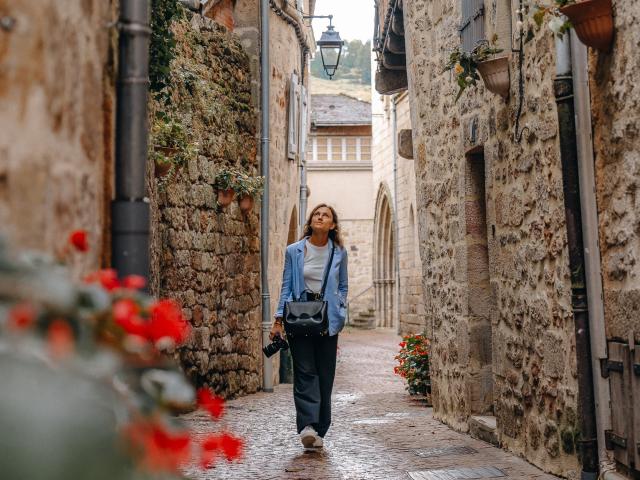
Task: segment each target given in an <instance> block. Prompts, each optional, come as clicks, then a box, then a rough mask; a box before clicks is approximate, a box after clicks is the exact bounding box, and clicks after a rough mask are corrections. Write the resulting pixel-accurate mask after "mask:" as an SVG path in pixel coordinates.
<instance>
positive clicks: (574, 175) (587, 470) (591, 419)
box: [554, 35, 598, 480]
mask: <svg viewBox="0 0 640 480" xmlns="http://www.w3.org/2000/svg"><path fill="white" fill-rule="evenodd" d="M554 93H555V97H556V103H557V108H558V129H559V135H560V158H561V163H562V187H563V193H564V205H565V217H566V224H567V239H568V244H569V268H570V271H571V305H572V307H573V315H574V324H575V332H576V356H577V368H578V409H579V412H580V414H579V418H580V420H579V421H580V436H581V438H580V441H579V444H580V446H581V455H580V460H581V463H582V472H581V479H582V480H595V479H596V478H597V476H598V441H597V429H596V418H595V402H594V391H593V369H592V364H591V341H590V332H589V310H588V301H587V288H586V276H585V268H584V267H585V258H584V247H583V231H582V212H581V205H580V184H579V180H578V154H577V137H576V119H575V107H574V97H573V76H572V69H571V46H570V43H569V36H568V35H565V36H564V37H563V38H562V39H556V78H555V79H554Z"/></svg>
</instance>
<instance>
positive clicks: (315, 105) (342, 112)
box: [311, 94, 371, 126]
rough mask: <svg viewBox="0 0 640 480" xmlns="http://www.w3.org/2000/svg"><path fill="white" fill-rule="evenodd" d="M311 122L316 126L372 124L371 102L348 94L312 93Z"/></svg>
mask: <svg viewBox="0 0 640 480" xmlns="http://www.w3.org/2000/svg"><path fill="white" fill-rule="evenodd" d="M311 123H312V124H313V125H316V126H329V125H371V104H370V103H369V102H363V101H361V100H357V99H355V98H352V97H349V96H347V95H342V94H341V95H311Z"/></svg>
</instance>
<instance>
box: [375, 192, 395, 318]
mask: <svg viewBox="0 0 640 480" xmlns="http://www.w3.org/2000/svg"><path fill="white" fill-rule="evenodd" d="M394 232H395V222H394V218H393V214H392V210H391V195H390V192H389V190H388V189H387V188H386V187H385V186H384V185H382V186H381V187H380V191H379V193H378V200H377V202H376V216H375V220H374V242H373V252H374V257H373V258H374V264H373V287H374V291H375V312H376V324H377V326H378V327H393V326H394V325H396V324H397V323H396V322H397V319H396V318H395V317H396V313H395V311H396V309H395V306H396V302H397V295H396V289H395V286H396V285H395V284H396V281H395V279H396V257H395V252H396V248H395V234H394Z"/></svg>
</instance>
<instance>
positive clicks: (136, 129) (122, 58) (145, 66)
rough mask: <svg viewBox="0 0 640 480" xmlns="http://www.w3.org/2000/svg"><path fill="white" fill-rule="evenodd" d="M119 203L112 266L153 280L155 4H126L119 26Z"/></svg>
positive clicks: (114, 212)
mask: <svg viewBox="0 0 640 480" xmlns="http://www.w3.org/2000/svg"><path fill="white" fill-rule="evenodd" d="M118 27H119V31H120V36H119V40H118V42H119V61H118V79H117V88H116V163H115V191H116V195H115V199H114V200H113V202H112V203H111V217H112V218H111V222H112V223H111V254H112V260H111V263H112V265H113V267H114V268H115V269H116V270H117V271H118V273H119V274H120V275H131V274H137V275H142V276H144V277H145V278H148V277H149V230H150V214H149V201H148V199H147V198H146V195H145V176H146V162H147V134H148V126H147V94H148V88H149V37H150V35H151V29H150V28H149V2H148V0H122V1H121V4H120V20H119V22H118Z"/></svg>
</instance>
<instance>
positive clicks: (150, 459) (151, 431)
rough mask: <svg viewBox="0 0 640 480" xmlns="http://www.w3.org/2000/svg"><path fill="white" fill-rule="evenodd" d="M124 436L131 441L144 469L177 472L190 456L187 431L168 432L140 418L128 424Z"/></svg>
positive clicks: (160, 426)
mask: <svg viewBox="0 0 640 480" xmlns="http://www.w3.org/2000/svg"><path fill="white" fill-rule="evenodd" d="M125 436H126V437H127V438H128V440H129V441H130V442H131V444H132V445H133V447H134V448H135V450H136V451H137V454H138V456H139V457H140V461H141V465H142V467H143V468H144V469H146V470H148V471H151V472H161V471H168V472H174V473H176V472H178V470H179V468H180V467H182V466H184V465H186V464H187V463H188V462H189V460H190V458H191V450H190V446H191V437H190V435H189V433H188V432H175V433H174V432H170V431H168V430H167V429H165V428H164V427H163V426H162V425H159V424H155V423H152V422H150V421H146V420H142V421H138V422H135V423H133V424H131V425H129V426H128V427H127V428H126V429H125Z"/></svg>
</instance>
